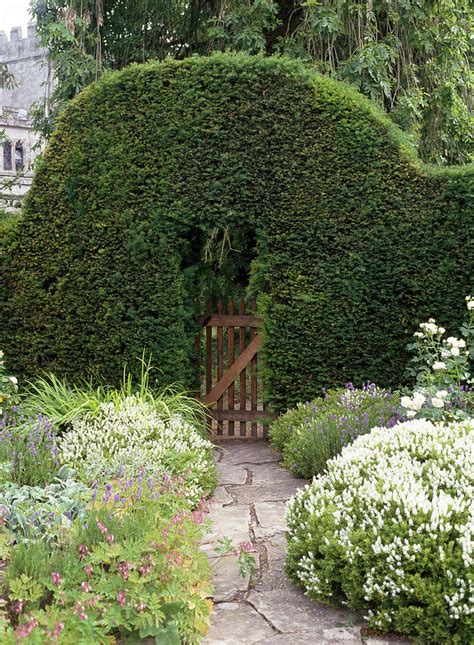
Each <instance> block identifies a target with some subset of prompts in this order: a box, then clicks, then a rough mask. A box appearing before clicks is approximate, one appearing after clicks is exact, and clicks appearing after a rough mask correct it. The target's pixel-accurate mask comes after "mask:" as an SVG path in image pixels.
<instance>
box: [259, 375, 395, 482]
mask: <svg viewBox="0 0 474 645" xmlns="http://www.w3.org/2000/svg"><path fill="white" fill-rule="evenodd" d="M398 404H399V399H398V397H397V396H396V395H395V394H393V393H392V392H390V391H388V390H383V389H380V388H378V387H376V386H375V385H374V384H373V383H368V384H366V385H364V386H363V387H362V388H361V389H356V388H355V387H354V386H353V385H352V383H348V384H347V385H346V388H345V389H337V390H333V391H329V392H328V393H327V394H326V396H325V397H322V398H320V399H316V400H314V401H312V402H309V401H308V402H306V404H304V405H300V406H299V407H298V408H297V413H296V414H295V411H294V410H290V411H289V412H287V414H286V415H284V416H283V417H282V418H280V419H279V420H278V422H276V423H278V426H277V429H278V433H279V439H280V440H281V437H282V435H283V434H284V431H283V426H284V424H285V417H288V420H289V427H290V430H289V432H287V439H286V441H285V442H284V444H283V448H282V453H283V462H284V464H285V466H286V467H287V468H289V469H290V470H291V471H292V472H293V474H294V475H297V476H300V477H304V478H310V477H313V476H315V475H317V474H319V473H321V472H323V470H324V469H325V467H326V462H327V461H328V460H329V459H331V458H332V457H335V456H336V455H338V454H339V453H340V452H341V450H342V449H343V448H344V446H347V445H348V444H350V443H352V442H353V441H354V440H355V439H357V437H359V436H361V435H364V434H367V433H368V432H369V431H370V430H371V429H372V428H374V427H375V426H383V427H387V428H390V427H392V426H394V425H395V424H396V423H397V422H398V421H399V420H400V415H399V413H398V411H397V406H398ZM272 435H273V426H272V428H271V430H270V436H272Z"/></svg>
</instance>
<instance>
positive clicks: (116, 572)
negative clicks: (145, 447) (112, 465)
mask: <svg viewBox="0 0 474 645" xmlns="http://www.w3.org/2000/svg"><path fill="white" fill-rule="evenodd" d="M114 486H115V489H116V492H117V493H118V498H116V497H115V495H112V496H110V495H109V493H110V489H109V488H108V486H105V487H104V488H103V489H102V490H100V491H99V494H98V496H97V500H98V501H97V503H96V505H95V506H94V508H89V509H88V510H87V514H86V516H85V518H83V521H79V520H76V521H75V522H74V525H73V528H72V530H71V531H70V532H69V534H68V537H67V540H64V541H63V542H62V543H58V544H56V545H55V544H52V545H51V544H50V545H47V544H46V543H45V542H44V541H39V542H36V543H34V544H32V545H22V544H20V545H18V546H17V547H16V548H15V549H13V551H12V556H11V562H10V566H9V569H8V571H7V577H6V582H5V586H6V590H7V595H8V596H7V597H8V604H7V606H6V608H5V609H4V608H3V607H2V610H1V611H2V614H3V616H2V617H3V621H1V622H0V630H1V629H2V628H3V634H2V643H5V644H6V645H8V644H10V643H12V645H13V644H14V643H16V642H18V639H19V638H21V637H26V636H29V635H30V634H31V640H32V642H38V643H43V642H46V641H47V642H49V641H50V640H51V641H53V640H54V638H53V637H56V640H57V641H58V642H64V643H70V642H71V643H72V642H81V643H99V642H100V643H112V642H115V640H116V638H117V637H119V636H121V637H123V638H124V639H130V641H127V642H140V640H141V639H143V638H146V637H148V636H151V637H154V638H155V639H156V642H160V643H165V642H166V643H181V642H185V643H190V644H193V643H198V642H200V640H201V639H202V637H203V636H204V634H205V632H206V631H207V627H208V618H209V614H210V610H211V607H212V603H211V601H210V600H208V597H209V595H210V594H211V593H212V589H211V587H210V584H209V564H208V562H207V558H206V556H205V555H204V554H203V553H201V552H200V551H199V548H198V546H199V540H200V538H201V536H202V528H201V526H200V522H201V518H200V515H199V514H196V513H192V512H191V511H190V510H189V509H188V508H187V502H186V499H185V497H184V491H183V488H182V485H181V484H179V482H177V483H176V482H172V481H169V480H168V482H167V483H166V482H164V481H163V480H159V481H158V480H154V481H153V482H147V483H146V485H145V483H144V485H142V482H141V479H140V476H139V477H138V478H136V479H135V480H133V481H130V480H128V481H123V482H122V483H120V482H118V481H115V482H114ZM5 610H6V611H5ZM11 617H13V618H11ZM17 621H18V626H16V624H17ZM0 634H1V631H0Z"/></svg>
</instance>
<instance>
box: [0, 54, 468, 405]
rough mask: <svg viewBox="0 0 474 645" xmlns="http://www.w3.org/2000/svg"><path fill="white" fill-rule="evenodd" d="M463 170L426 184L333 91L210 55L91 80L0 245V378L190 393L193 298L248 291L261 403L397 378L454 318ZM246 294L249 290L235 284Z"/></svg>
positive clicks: (278, 70) (292, 67) (460, 294)
mask: <svg viewBox="0 0 474 645" xmlns="http://www.w3.org/2000/svg"><path fill="white" fill-rule="evenodd" d="M473 194H474V168H473V167H466V168H463V169H460V170H458V171H456V172H452V171H447V172H444V173H441V172H440V173H435V172H431V171H429V172H428V171H425V170H423V169H422V168H421V166H420V165H419V164H418V162H417V161H416V159H415V157H414V155H413V153H412V152H411V151H410V150H409V148H408V146H407V145H405V144H404V143H403V140H402V136H401V134H400V132H399V131H398V130H397V129H396V128H395V127H394V126H393V125H391V124H390V122H389V121H388V120H387V119H386V118H385V117H384V116H382V115H381V114H380V113H379V112H378V111H377V109H376V108H375V107H374V106H373V105H372V104H371V103H370V102H368V101H367V100H365V99H363V98H362V97H361V96H360V95H358V94H357V93H355V92H354V91H353V90H351V89H349V88H348V87H346V86H344V85H342V84H339V83H336V82H334V81H331V80H330V79H328V78H325V77H321V76H318V75H316V74H314V73H312V72H311V71H309V70H308V68H306V67H304V66H303V64H299V63H298V62H295V61H288V60H285V59H280V58H264V57H250V56H244V55H229V54H225V55H224V54H220V55H215V56H212V57H210V58H190V59H188V60H185V61H167V62H165V63H152V64H147V65H137V66H132V67H130V68H127V69H125V70H123V71H121V72H116V73H113V74H109V75H106V76H104V78H103V79H102V80H101V81H100V82H99V83H97V84H94V85H92V86H90V87H88V88H87V89H86V90H84V91H83V92H82V93H81V94H80V95H79V96H78V97H77V98H76V99H74V100H73V101H72V102H71V104H70V105H69V107H68V108H67V109H66V110H65V112H64V113H63V115H62V118H61V119H60V121H59V123H58V127H57V130H56V132H55V133H54V135H53V136H52V138H51V141H50V143H49V146H48V148H47V150H46V152H45V154H44V157H43V159H42V162H41V163H40V164H39V167H38V170H37V172H36V175H35V179H34V184H33V187H32V189H31V191H30V194H29V196H28V198H27V202H26V207H25V213H24V217H23V219H22V220H21V222H20V224H19V227H18V230H17V232H16V235H15V236H14V239H13V241H12V242H11V243H10V245H9V249H8V250H7V254H6V255H7V262H6V266H5V269H6V281H5V284H6V287H7V297H8V300H7V306H6V307H5V308H4V310H5V313H6V317H5V318H6V322H5V325H2V329H3V330H4V332H3V334H2V335H3V338H2V340H1V342H2V345H4V346H5V350H6V352H7V355H9V356H13V362H14V364H13V365H12V366H11V368H12V369H15V370H17V371H19V372H20V373H23V374H26V375H32V374H34V373H35V372H37V370H38V369H39V368H48V369H51V370H54V371H56V372H58V373H64V374H69V375H70V376H73V377H77V376H84V374H85V373H86V372H88V371H89V370H92V371H93V372H94V373H96V374H100V375H102V376H103V377H105V378H106V379H107V380H108V381H109V382H111V383H112V382H115V381H117V380H119V379H120V376H121V373H122V366H123V362H124V361H129V362H130V361H131V360H132V359H133V358H134V357H136V356H139V355H141V353H142V351H143V349H146V350H147V351H149V352H152V354H153V358H154V362H155V363H156V364H157V365H158V366H159V367H160V368H161V370H162V380H163V381H164V382H170V381H173V382H174V381H177V380H182V381H183V382H185V383H188V384H191V381H192V374H193V373H194V371H195V367H194V362H195V361H194V357H193V347H194V337H195V332H196V329H197V327H196V320H197V317H198V314H199V313H201V311H200V310H201V308H202V306H203V303H204V301H205V300H206V299H207V298H208V297H210V296H221V297H223V296H226V295H235V292H236V290H243V289H247V292H248V293H249V295H250V294H251V295H255V294H258V297H259V310H260V312H261V313H262V315H263V316H264V318H265V328H264V334H265V342H264V353H265V357H266V366H267V371H268V378H267V386H268V393H269V398H270V400H271V401H272V402H273V403H274V405H275V406H276V407H278V408H283V407H285V406H288V405H291V404H294V403H295V402H296V401H298V400H301V399H305V398H311V397H313V396H315V395H317V394H319V392H320V389H321V387H323V386H327V385H331V386H334V385H337V384H342V383H344V382H346V381H347V380H351V381H353V382H355V383H360V382H362V381H364V380H371V381H375V382H377V383H379V384H382V385H384V386H393V385H396V384H398V383H399V382H400V381H401V380H402V378H403V372H404V368H405V364H406V354H405V351H404V348H405V344H406V342H407V340H408V338H409V336H410V335H411V333H412V332H413V329H414V328H415V325H416V324H417V323H418V322H419V321H420V320H421V319H425V318H426V317H429V316H435V317H437V318H439V319H440V320H442V321H443V322H447V321H451V322H453V323H457V322H459V321H460V320H461V318H462V315H463V308H464V297H465V295H467V293H468V292H469V290H470V287H471V286H472V278H473V276H474V235H473V233H474V231H473V228H474V217H473V215H474V205H473V201H474V198H473ZM249 285H250V286H249Z"/></svg>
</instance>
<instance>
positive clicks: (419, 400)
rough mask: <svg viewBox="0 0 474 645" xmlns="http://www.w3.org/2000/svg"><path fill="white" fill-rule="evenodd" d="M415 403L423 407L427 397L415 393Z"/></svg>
mask: <svg viewBox="0 0 474 645" xmlns="http://www.w3.org/2000/svg"><path fill="white" fill-rule="evenodd" d="M413 401H414V403H417V404H420V405H423V403H424V402H425V401H426V396H425V395H424V394H422V393H421V392H415V394H414V395H413Z"/></svg>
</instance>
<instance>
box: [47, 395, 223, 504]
mask: <svg viewBox="0 0 474 645" xmlns="http://www.w3.org/2000/svg"><path fill="white" fill-rule="evenodd" d="M212 450H213V446H212V443H211V442H210V441H207V439H204V438H203V437H202V436H201V435H200V434H199V432H198V431H197V430H196V429H195V428H194V427H193V426H192V425H190V424H189V423H187V422H185V421H184V420H183V419H182V418H181V417H180V416H179V415H171V416H170V417H166V418H163V417H162V416H160V414H159V413H158V412H157V411H156V409H153V407H152V406H151V405H150V404H149V403H147V402H145V401H143V400H140V399H139V398H138V397H135V396H129V397H126V398H125V399H123V400H121V401H120V402H119V403H115V404H114V403H112V402H111V403H102V404H100V405H99V409H98V411H97V413H96V414H95V415H94V417H93V418H85V417H80V418H78V419H76V420H74V421H73V422H72V428H71V430H70V431H68V432H67V433H66V434H65V435H64V436H63V437H62V439H61V441H60V443H59V455H60V460H61V461H62V462H63V463H66V464H69V465H71V466H72V467H74V468H77V469H79V470H80V471H81V472H82V473H84V474H85V475H86V478H90V479H93V478H94V477H97V476H100V475H102V474H103V473H105V475H106V476H108V475H113V474H114V473H117V472H120V473H124V474H133V472H137V471H138V470H141V471H145V472H148V473H152V472H163V473H167V474H168V475H170V476H171V477H183V478H184V479H185V481H186V485H187V486H186V487H187V495H188V499H189V500H190V501H191V502H193V503H195V502H198V501H199V499H200V498H202V497H204V496H206V495H207V494H209V493H210V492H211V491H212V490H213V488H214V487H215V484H216V471H215V466H214V462H213V459H212Z"/></svg>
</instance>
